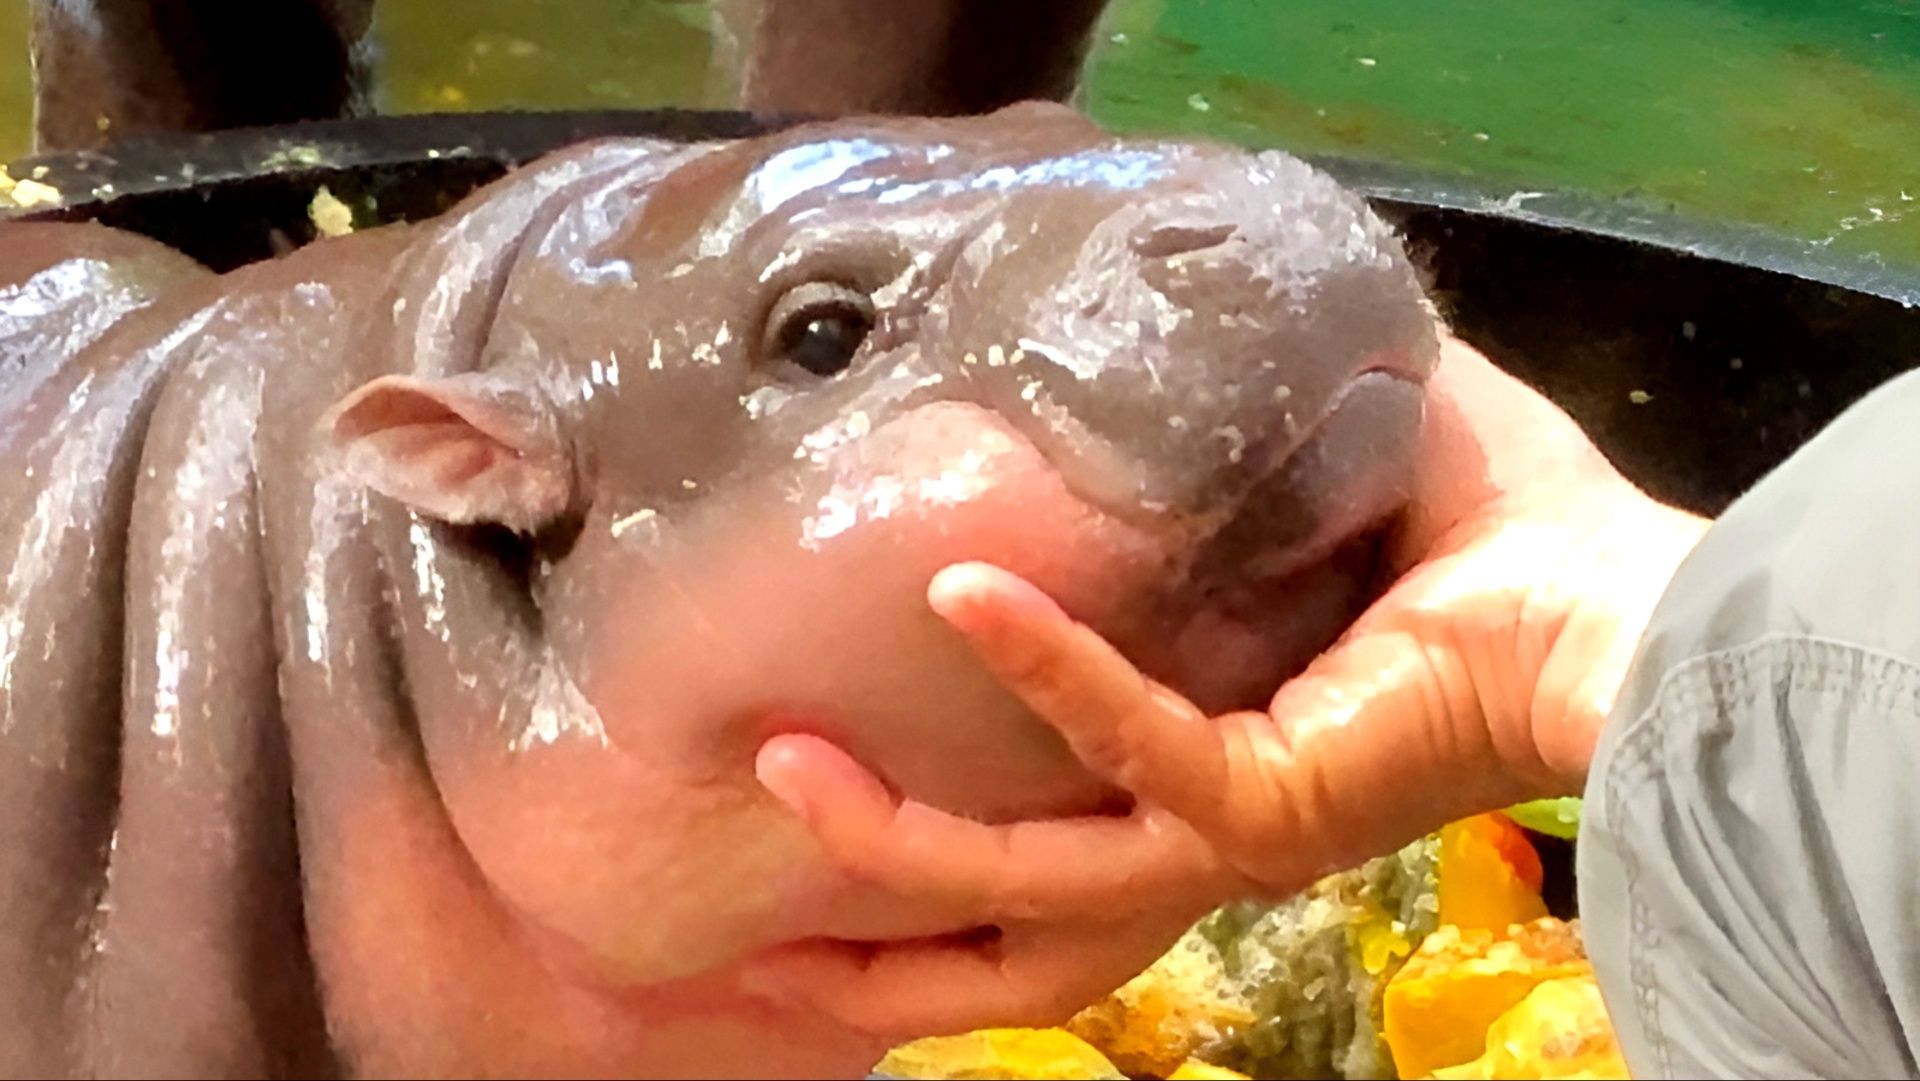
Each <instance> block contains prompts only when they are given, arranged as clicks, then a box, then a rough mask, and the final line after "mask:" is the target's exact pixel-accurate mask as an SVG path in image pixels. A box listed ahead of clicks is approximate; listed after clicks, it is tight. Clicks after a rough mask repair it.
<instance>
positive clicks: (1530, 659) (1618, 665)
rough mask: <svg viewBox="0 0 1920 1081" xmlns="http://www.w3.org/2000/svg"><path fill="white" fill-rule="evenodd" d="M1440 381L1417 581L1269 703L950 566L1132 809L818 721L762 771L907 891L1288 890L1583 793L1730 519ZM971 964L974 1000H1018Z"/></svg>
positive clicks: (1006, 581)
mask: <svg viewBox="0 0 1920 1081" xmlns="http://www.w3.org/2000/svg"><path fill="white" fill-rule="evenodd" d="M1433 385H1434V388H1435V392H1434V393H1435V397H1434V401H1435V410H1434V421H1433V423H1431V424H1430V425H1429V428H1428V431H1427V433H1426V435H1425V440H1426V446H1425V448H1424V449H1425V453H1424V454H1423V456H1422V459H1421V463H1422V465H1421V467H1422V471H1423V476H1422V477H1421V478H1420V482H1419V486H1418V489H1417V491H1418V496H1417V499H1416V502H1415V504H1414V505H1413V506H1412V508H1411V511H1410V514H1409V516H1408V519H1407V521H1406V523H1405V526H1404V528H1403V529H1402V532H1401V536H1400V538H1399V543H1398V548H1399V549H1400V551H1399V553H1398V555H1397V559H1396V563H1397V565H1398V566H1400V567H1401V568H1403V574H1402V576H1401V578H1400V580H1399V581H1398V583H1396V585H1395V586H1394V587H1393V588H1392V589H1390V590H1389V591H1388V592H1387V593H1386V595H1385V596H1383V597H1382V598H1381V599H1380V600H1379V601H1378V602H1377V603H1376V604H1375V605H1374V606H1373V607H1372V608H1371V609H1370V610H1369V611H1368V612H1367V613H1366V614H1365V615H1364V616H1363V617H1362V618H1361V619H1360V620H1359V621H1358V622H1357V623H1356V624H1355V625H1354V627H1353V628H1352V629H1351V630H1350V631H1349V632H1348V633H1347V634H1346V635H1345V636H1344V637H1343V638H1342V639H1341V641H1340V642H1339V643H1337V644H1336V645H1335V646H1334V647H1333V648H1331V649H1329V650H1328V651H1327V652H1326V653H1324V654H1323V655H1322V656H1321V657H1320V658H1319V659H1318V660H1316V661H1315V662H1314V663H1313V664H1312V665H1311V666H1310V667H1309V668H1308V669H1307V670H1306V671H1305V672H1303V673H1302V674H1301V675H1299V676H1298V677H1296V678H1294V679H1293V680H1291V681H1289V682H1288V683H1286V684H1285V685H1284V686H1282V687H1281V688H1280V689H1279V691H1278V693H1277V694H1276V695H1275V697H1274V699H1273V703H1272V705H1271V706H1270V708H1269V709H1268V710H1267V711H1264V712H1242V713H1232V714H1227V715H1224V716H1220V717H1213V718H1209V717H1207V716H1206V715H1205V714H1204V713H1203V712H1202V711H1200V710H1199V709H1197V708H1195V707H1194V706H1193V705H1192V704H1191V703H1189V702H1187V701H1186V700H1185V699H1183V698H1181V697H1180V696H1178V695H1176V694H1174V693H1172V692H1171V691H1169V690H1167V689H1166V688H1165V687H1163V686H1160V685H1158V684H1156V683H1154V682H1153V681H1152V680H1150V679H1148V678H1146V677H1145V676H1143V675H1141V674H1140V673H1139V671H1138V670H1137V669H1135V668H1134V666H1133V665H1132V664H1131V663H1130V662H1128V661H1127V660H1126V659H1125V657H1123V656H1122V655H1121V654H1120V653H1119V652H1118V651H1117V650H1115V649H1114V648H1113V647H1112V646H1111V645H1109V644H1108V643H1107V642H1106V641H1105V640H1104V639H1102V638H1101V637H1100V636H1099V635H1098V634H1096V633H1095V632H1094V631H1093V630H1091V629H1089V628H1088V627H1087V626H1086V625H1085V624H1084V623H1082V622H1080V621H1077V620H1076V619H1074V618H1073V616H1072V615H1071V613H1070V612H1069V611H1066V610H1064V609H1063V608H1062V607H1061V606H1060V605H1058V604H1057V603H1056V602H1055V601H1054V600H1053V599H1052V598H1051V597H1050V596H1049V595H1048V591H1047V590H1046V588H1045V585H1044V583H1035V582H1031V581H1027V580H1023V579H1022V578H1021V577H1020V576H1019V575H1018V574H1017V571H1014V569H1013V568H1005V567H995V566H989V565H983V564H968V565H958V566H953V567H949V568H946V569H944V570H942V571H941V572H940V573H939V574H937V575H936V576H935V577H934V578H933V580H932V584H931V586H930V588H929V590H928V594H927V596H928V601H929V605H930V607H931V608H932V609H933V610H935V611H937V612H938V613H939V614H940V615H941V616H942V617H943V618H944V619H946V620H947V621H948V622H949V623H950V624H951V625H952V626H954V627H955V628H956V629H957V630H959V631H960V632H961V633H962V634H964V635H965V636H966V637H967V639H968V641H969V642H970V644H971V645H972V646H973V648H974V649H975V650H976V651H977V653H978V655H979V656H980V657H981V659H982V660H983V661H984V662H985V663H986V665H987V666H988V667H989V668H991V669H992V670H993V671H995V672H996V673H997V674H998V675H999V676H1000V678H1002V679H1003V680H1005V681H1006V683H1007V685H1008V686H1009V687H1010V688H1012V689H1013V690H1014V691H1015V692H1016V693H1018V694H1020V696H1021V697H1022V699H1023V700H1025V701H1026V702H1027V703H1028V704H1029V705H1030V706H1031V707H1032V708H1033V709H1034V711H1035V712H1036V713H1037V714H1038V715H1040V716H1041V717H1043V718H1045V719H1046V720H1047V721H1048V722H1049V723H1051V724H1053V725H1054V726H1055V727H1056V728H1058V729H1059V730H1060V731H1061V732H1062V734H1063V735H1065V737H1066V738H1067V740H1068V742H1069V743H1070V744H1071V745H1072V746H1073V748H1074V750H1075V752H1076V753H1077V754H1078V755H1079V756H1080V759H1081V760H1082V761H1083V762H1084V763H1086V765H1087V766H1088V768H1089V769H1091V770H1092V771H1094V772H1095V773H1097V774H1099V775H1100V776H1103V777H1105V778H1107V779H1108V780H1109V781H1111V782H1113V783H1114V784H1116V785H1118V786H1120V787H1122V788H1124V789H1126V790H1127V791H1130V792H1132V793H1134V794H1135V796H1136V797H1137V803H1136V805H1135V810H1134V812H1133V814H1132V815H1131V816H1129V818H1127V819H1125V820H1109V821H1106V822H1102V823H1097V824H1095V823H1088V822H1084V821H1072V820H1064V819H1063V820H1055V821H1037V822H1026V823H1018V824H1014V825H1010V826H1008V825H1001V826H991V825H984V824H979V823H970V822H965V821H961V820H958V819H955V818H953V817H951V816H946V815H943V814H941V813H940V812H938V811H936V810H934V809H932V808H928V807H925V806H922V805H918V804H916V803H914V802H912V801H910V800H909V801H904V802H902V801H896V800H894V799H892V798H890V797H889V796H888V795H887V794H886V793H885V791H884V790H883V789H882V788H880V787H879V786H878V785H876V784H875V783H874V782H873V780H872V779H871V777H870V776H869V775H868V774H867V773H866V771H865V768H864V767H863V766H862V765H860V764H859V762H858V761H857V760H856V758H855V757H854V756H851V755H849V754H848V753H847V752H846V751H844V750H842V749H841V748H838V747H836V746H834V745H832V744H830V743H827V742H826V741H823V740H820V739H815V738H810V737H801V736H787V737H780V738H776V739H773V740H770V741H769V742H768V743H767V745H766V746H765V747H764V748H762V750H761V753H760V756H759V758H758V761H757V767H758V771H759V776H760V779H761V782H762V783H763V784H764V785H766V787H767V788H768V789H769V790H770V791H772V792H774V793H775V794H777V795H778V796H779V797H780V798H781V799H782V800H784V801H785V802H787V803H788V804H789V806H791V807H793V808H794V809H795V811H796V813H797V814H798V815H799V816H800V817H801V818H803V819H804V820H805V821H806V822H807V824H808V826H809V827H810V828H811V829H812V830H813V831H814V834H815V836H816V837H818V838H819V839H820V840H821V842H822V843H823V844H824V845H826V847H827V849H828V850H829V851H830V852H832V853H833V854H834V856H835V858H836V859H838V860H839V861H840V862H841V863H842V864H843V865H844V866H846V867H848V868H850V869H853V870H855V871H856V873H859V874H862V875H864V876H866V877H868V878H870V879H871V880H874V881H881V882H886V883H888V885H889V886H890V888H892V889H894V890H897V891H899V892H902V893H909V894H911V893H921V894H926V895H935V896H956V895H963V894H967V893H969V892H970V893H971V894H972V895H973V896H976V897H981V898H987V897H993V898H1005V897H1006V896H1008V895H1010V894H1012V895H1018V896H1023V897H1034V898H1039V897H1055V896H1066V895H1072V896H1074V897H1075V899H1076V902H1078V903H1082V904H1087V905H1089V906H1090V907H1092V908H1095V909H1098V908H1099V907H1101V904H1102V902H1100V901H1099V899H1098V896H1097V895H1098V894H1099V893H1100V892H1101V891H1103V890H1104V891H1105V892H1106V893H1107V896H1108V899H1109V901H1108V903H1115V904H1121V905H1125V904H1127V903H1128V902H1129V900H1130V899H1131V898H1133V897H1136V896H1137V892H1136V891H1137V890H1138V888H1139V887H1138V885H1137V883H1136V882H1135V881H1134V876H1139V877H1142V878H1158V877H1159V876H1160V875H1162V874H1167V873H1169V871H1168V869H1169V868H1176V867H1177V868H1184V869H1186V870H1185V873H1186V874H1188V875H1190V876H1191V877H1189V878H1188V879H1187V885H1188V886H1189V887H1195V886H1198V887H1200V888H1204V889H1210V890H1212V891H1214V893H1213V896H1214V898H1215V899H1216V900H1219V901H1225V900H1228V899H1231V898H1233V897H1237V896H1264V897H1274V896H1283V895H1286V894H1288V893H1291V892H1294V891H1296V890H1298V889H1300V888H1301V887H1303V886H1305V885H1307V884H1308V883H1310V882H1312V881H1313V880H1314V879H1315V878H1317V877H1320V876H1322V875H1324V874H1327V873H1329V872H1331V871H1334V870H1337V869H1340V868H1344V867H1349V866H1353V865H1355V864H1357V863H1359V862H1361V861H1363V860H1365V859H1367V858H1369V857H1371V856H1375V855H1379V854H1381V853H1384V852H1387V851H1391V850H1392V849H1393V848H1395V847H1397V846H1398V845H1400V844H1403V843H1405V842H1407V841H1409V840H1411V839H1413V838H1415V837H1417V836H1420V835H1422V834H1424V833H1427V832H1430V831H1431V830H1433V829H1436V828H1438V827H1439V826H1441V825H1443V824H1445V823H1446V822H1448V821H1450V820H1453V819H1455V818H1458V817H1461V816H1463V815H1467V814H1471V813H1475V812H1479V811H1483V810H1489V809H1493V808H1497V807H1500V806H1504V805H1508V804H1510V803H1513V802H1516V801H1520V800H1525V799H1531V798H1540V797H1546V796H1556V795H1566V794H1571V793H1576V792H1578V791H1579V788H1580V785H1581V783H1582V779H1583V776H1584V773H1585V769H1586V763H1587V760H1588V758H1589V757H1590V756H1591V753H1592V748H1593V744H1594V741H1595V739H1596V738H1597V736H1598V733H1599V731H1600V728H1601V725H1602V724H1603V723H1604V721H1605V717H1606V713H1607V710H1608V709H1609V708H1610V706H1611V703H1612V699H1613V696H1614V694H1615V693H1616V692H1617V689H1618V686H1619V682H1620V680H1621V678H1622V677H1623V675H1624V673H1625V670H1626V666H1627V663H1628V661H1629V660H1630V658H1631V655H1632V652H1633V650H1634V647H1635V644H1636V642H1637V637H1638V632H1639V630H1640V628H1642V627H1644V625H1645V622H1646V619H1647V617H1648V615H1649V614H1650V612H1651V610H1652V607H1653V605H1654V603H1655V602H1656V601H1657V599H1658V597H1659V594H1660V591H1661V589H1662V588H1663V587H1664V585H1665V583H1666V581H1667V578H1668V576H1669V575H1670V574H1671V572H1672V570H1673V569H1674V567H1675V566H1676V565H1677V564H1678V562H1679V561H1680V560H1681V559H1682V558H1684V557H1685V555H1686V553H1687V552H1688V551H1690V550H1691V548H1692V546H1693V544H1694V543H1695V542H1696V541H1697V540H1698V538H1699V536H1700V534H1701V532H1702V531H1703V530H1704V528H1705V523H1704V522H1703V521H1702V520H1700V519H1698V518H1696V517H1694V516H1692V515H1687V514H1683V513H1680V512H1678V511H1675V510H1673V509H1671V508H1668V507H1664V506H1662V505H1660V504H1658V503H1655V502H1653V501H1652V500H1650V499H1648V498H1647V497H1646V496H1644V495H1643V494H1641V493H1640V492H1639V491H1637V490H1636V489H1634V488H1633V487H1632V486H1631V485H1629V484H1627V483H1626V482H1625V481H1624V480H1623V479H1621V478H1620V477H1619V475H1618V474H1617V473H1615V472H1614V471H1613V469H1612V467H1611V466H1610V465H1608V464H1607V463H1606V461H1605V459H1604V458H1602V457H1601V456H1600V455H1599V454H1598V452H1597V451H1595V450H1594V448H1593V447H1592V445H1591V444H1590V443H1588V442H1587V440H1586V439H1585V437H1584V436H1583V435H1582V434H1581V433H1580V432H1579V431H1578V429H1577V428H1575V427H1574V426H1573V424H1572V423H1571V421H1569V420H1568V419H1567V418H1566V417H1565V415H1564V414H1562V413H1560V412H1559V411H1558V410H1557V409H1556V408H1554V407H1553V406H1552V405H1551V404H1549V403H1547V402H1546V401H1545V400H1544V399H1542V398H1540V397H1539V396H1538V395H1536V394H1534V393H1533V392H1532V391H1530V390H1528V389H1527V388H1525V387H1524V386H1522V385H1521V384H1519V383H1518V382H1516V381H1514V380H1512V379H1511V378H1509V377H1507V376H1505V375H1504V374H1502V373H1500V372H1499V371H1498V370H1497V369H1495V368H1494V367H1493V366H1492V365H1491V364H1489V363H1488V362H1487V361H1486V360H1485V359H1484V358H1482V357H1480V356H1478V355H1477V354H1475V353H1473V352H1472V351H1471V350H1470V349H1468V348H1467V347H1465V346H1464V345H1462V344H1460V343H1459V342H1457V341H1450V342H1448V343H1447V346H1446V352H1445V354H1444V359H1443V361H1442V364H1441V367H1440V369H1439V370H1438V371H1437V372H1436V375H1435V378H1434V384H1433ZM1010 572H1012V573H1010ZM934 853H938V855H937V856H935V855H933V854H934ZM1117 868H1120V869H1124V870H1116V869H1117ZM951 963H952V971H951V973H950V976H949V986H950V987H951V988H952V989H953V992H952V993H954V994H956V995H958V994H962V993H965V989H966V987H967V986H968V982H969V980H970V981H971V986H972V988H973V989H974V990H973V993H976V994H981V995H996V994H1004V993H1006V992H1005V991H1003V990H1002V989H1001V988H1000V986H999V984H998V983H997V982H996V981H997V979H998V977H997V975H996V974H995V973H994V972H992V971H989V970H986V969H984V968H978V967H976V968H975V969H973V970H971V971H968V970H966V969H965V967H964V966H963V965H962V964H961V963H960V962H959V961H958V959H954V960H953V961H952V962H951ZM1062 971H1064V969H1063V970H1062ZM1025 974H1026V975H1027V976H1028V977H1029V978H1030V979H1032V980H1033V981H1034V984H1033V985H1031V986H1026V987H1023V988H1021V989H1020V990H1019V991H1018V992H1016V993H1017V994H1025V995H1033V996H1037V995H1041V994H1044V986H1043V985H1044V984H1045V982H1046V980H1047V979H1048V978H1049V977H1051V976H1052V975H1054V973H1053V972H1052V971H1051V970H1048V969H1047V968H1046V966H1045V965H1044V964H1043V963H1036V964H1034V965H1032V966H1029V967H1028V968H1027V969H1026V973H1025Z"/></svg>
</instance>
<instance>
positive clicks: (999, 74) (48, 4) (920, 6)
mask: <svg viewBox="0 0 1920 1081" xmlns="http://www.w3.org/2000/svg"><path fill="white" fill-rule="evenodd" d="M562 2H569V0H562ZM29 3H31V5H32V18H33V22H32V27H33V29H32V52H33V62H34V67H35V103H36V123H35V135H36V139H37V145H38V147H39V149H40V150H42V151H52V150H78V149H87V148H93V147H98V146H100V145H103V144H105V143H107V142H110V141H111V140H113V139H115V138H119V137H121V136H125V135H133V134H149V133H153V132H179V131H214V130H219V129H222V128H234V127H245V126H252V125H261V124H278V123H288V122H292V121H298V120H315V119H330V118H335V117H342V116H351V115H358V114H362V113H366V112H368V111H370V110H371V106H372V101H373V98H374V94H373V88H374V72H373V67H374V65H373V63H372V58H373V38H374V35H373V30H372V27H373V15H374V0H29ZM1104 7H1105V2H1104V0H1040V2H1034V0H1021V2H1018V3H1014V2H1006V3H997V2H982V0H912V2H911V3H902V2H900V0H712V8H713V20H712V22H713V27H714V31H715V44H716V48H715V51H714V60H715V63H714V80H715V82H716V84H718V91H719V93H720V94H721V95H722V96H721V98H719V99H718V100H724V101H728V102H731V103H733V104H735V105H737V106H739V107H741V108H748V109H757V110H765V111H772V112H787V113H809V114H814V115H822V116H836V115H842V114H848V113H906V114H916V115H934V116H946V115H960V114H969V113H980V112H988V111H991V110H993V109H996V108H1000V107H1002V106H1005V105H1009V104H1012V103H1014V102H1017V101H1022V100H1026V99H1031V98H1045V99H1051V100H1056V101H1064V100H1065V99H1066V97H1067V96H1068V95H1069V94H1070V93H1072V91H1073V88H1074V85H1075V83H1076V81H1077V79H1078V76H1079V69H1080V62H1081V60H1082V59H1083V57H1084V56H1085V53H1086V49H1087V46H1088V43H1089V40H1090V37H1091V34H1092V31H1093V27H1094V24H1095V22H1096V21H1097V20H1098V18H1099V16H1100V13H1101V11H1102V10H1103V9H1104Z"/></svg>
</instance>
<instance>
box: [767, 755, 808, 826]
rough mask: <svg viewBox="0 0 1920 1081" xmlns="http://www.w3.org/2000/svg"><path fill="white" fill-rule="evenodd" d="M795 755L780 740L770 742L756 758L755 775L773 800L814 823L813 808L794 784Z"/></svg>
mask: <svg viewBox="0 0 1920 1081" xmlns="http://www.w3.org/2000/svg"><path fill="white" fill-rule="evenodd" d="M794 758H795V754H794V751H793V749H792V748H789V747H787V746H785V745H784V743H783V741H782V740H780V739H773V740H769V741H768V742H767V744H766V745H765V746H763V747H761V748H760V753H759V754H757V755H755V756H754V760H753V775H754V777H755V778H756V779H757V780H759V782H760V787H762V788H764V789H766V790H767V791H768V792H770V793H772V794H773V798H774V799H777V800H779V801H780V802H781V803H784V804H786V805H787V808H788V809H789V810H791V811H792V812H793V813H794V814H797V815H799V816H800V817H801V818H803V819H805V820H806V821H808V822H811V821H813V807H812V806H811V805H810V804H809V803H808V802H807V800H806V798H805V797H804V796H803V795H802V794H801V786H800V785H798V784H796V783H795V782H794V779H793V776H792V767H793V766H794Z"/></svg>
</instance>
